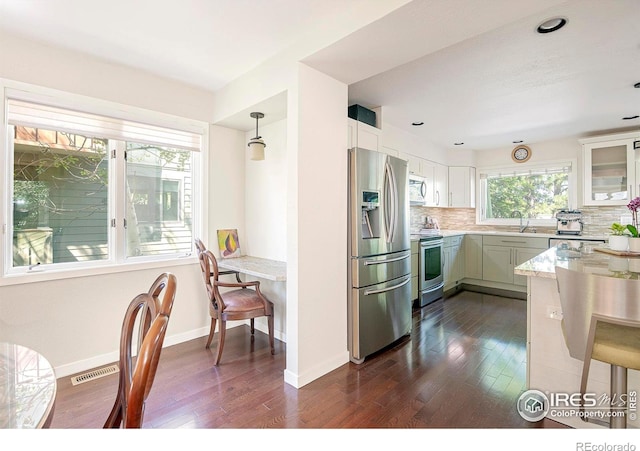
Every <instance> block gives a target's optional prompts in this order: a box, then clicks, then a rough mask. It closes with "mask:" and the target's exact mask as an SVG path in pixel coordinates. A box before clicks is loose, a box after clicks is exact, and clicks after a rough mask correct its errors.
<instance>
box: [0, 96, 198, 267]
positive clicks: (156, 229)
mask: <svg viewBox="0 0 640 451" xmlns="http://www.w3.org/2000/svg"><path fill="white" fill-rule="evenodd" d="M6 112H7V113H6V122H7V124H6V126H7V129H6V130H7V145H6V146H5V148H6V150H7V152H6V159H5V161H7V162H8V165H7V174H6V175H5V180H6V181H7V183H6V185H7V187H8V188H9V189H5V190H3V192H4V193H6V194H5V199H4V202H5V204H6V205H8V206H9V207H8V208H6V216H7V217H6V220H5V221H4V224H5V227H4V230H5V246H4V248H5V249H7V250H9V249H10V251H9V252H5V256H6V258H5V262H4V268H5V271H4V272H5V274H15V273H26V272H30V271H42V270H44V269H47V268H52V269H65V268H67V269H74V268H83V267H90V266H100V265H106V264H114V263H128V262H136V261H156V260H166V259H169V258H178V257H183V256H186V255H190V254H191V252H192V246H193V239H194V236H196V234H197V233H198V231H199V228H198V226H197V224H199V220H200V211H199V204H200V203H199V198H198V192H199V191H200V190H198V188H197V186H198V183H200V177H199V175H198V168H199V157H200V150H201V146H202V142H203V133H204V128H203V129H202V130H201V131H200V132H198V131H194V130H180V129H173V128H168V127H165V126H159V125H155V124H152V123H144V122H138V121H133V120H131V119H125V118H122V117H115V116H109V115H105V114H103V113H101V114H95V113H94V112H91V111H88V110H85V111H80V110H73V109H69V108H64V107H60V106H56V105H51V104H45V103H37V102H34V101H32V100H24V99H20V98H12V97H11V96H10V95H8V96H7V99H6ZM192 128H193V127H192Z"/></svg>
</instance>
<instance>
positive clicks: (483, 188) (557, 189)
mask: <svg viewBox="0 0 640 451" xmlns="http://www.w3.org/2000/svg"><path fill="white" fill-rule="evenodd" d="M572 166H573V164H572V162H554V163H550V164H548V165H545V166H544V167H527V168H526V169H523V168H520V167H507V168H499V169H481V170H479V171H478V172H479V180H480V211H479V222H481V223H485V224H503V225H516V224H519V223H521V220H520V218H522V219H524V220H526V221H527V222H528V223H529V224H530V225H535V224H537V225H555V221H556V220H555V214H556V212H557V211H558V210H560V209H567V208H570V206H571V205H575V196H576V193H575V191H576V189H575V181H574V175H573V172H572Z"/></svg>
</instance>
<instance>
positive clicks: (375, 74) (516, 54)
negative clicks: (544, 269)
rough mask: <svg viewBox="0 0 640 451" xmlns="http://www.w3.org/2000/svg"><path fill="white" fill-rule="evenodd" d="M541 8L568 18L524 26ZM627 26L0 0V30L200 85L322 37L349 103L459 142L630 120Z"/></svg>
mask: <svg viewBox="0 0 640 451" xmlns="http://www.w3.org/2000/svg"><path fill="white" fill-rule="evenodd" d="M380 2H385V3H380ZM403 3H406V4H405V5H404V6H400V7H399V8H398V9H396V10H395V11H393V12H391V13H390V14H388V15H386V16H384V17H382V18H381V19H379V20H377V21H375V22H373V23H371V24H370V25H368V26H366V27H364V28H361V29H360V30H355V29H354V30H353V32H352V33H351V34H350V35H348V36H346V37H344V38H343V39H339V38H340V37H342V36H343V35H344V33H343V29H341V28H340V24H343V23H344V22H345V21H349V20H351V19H353V18H359V17H361V16H363V15H364V14H365V12H367V11H368V10H371V9H372V8H377V9H378V10H379V9H380V8H381V5H384V6H386V7H390V6H389V5H392V6H391V7H393V6H397V5H402V4H403ZM555 15H562V16H564V17H567V18H568V20H569V22H568V25H567V26H566V27H565V28H563V29H562V30H560V31H558V32H556V33H552V34H549V35H538V34H536V33H535V32H534V28H535V26H536V25H538V24H539V23H540V22H541V21H542V20H544V19H545V18H547V17H551V16H555ZM356 22H357V21H356V20H354V23H356ZM639 23H640V0H574V1H564V0H413V1H410V2H407V0H180V1H177V0H175V1H169V0H164V1H154V0H137V1H135V2H133V1H130V0H110V1H108V2H106V1H102V2H98V1H87V0H0V31H4V32H8V33H13V34H17V35H20V36H22V37H24V38H26V39H31V40H36V41H41V42H45V43H47V44H48V45H52V46H60V47H64V48H68V49H72V50H76V51H79V52H83V53H88V54H92V55H95V56H98V57H101V58H104V59H105V60H108V61H111V62H114V63H119V64H124V65H127V66H131V67H135V68H138V69H141V70H145V71H148V72H152V73H156V74H158V75H160V76H164V77H167V78H173V79H177V80H180V81H182V82H184V83H188V84H191V85H194V86H198V87H201V88H204V89H207V90H216V89H219V88H220V87H222V86H224V85H226V84H227V83H229V82H230V81H232V80H234V79H235V78H237V77H238V76H240V75H242V74H243V73H245V72H247V71H249V70H251V69H252V68H254V67H256V66H258V65H259V64H260V63H262V62H263V61H265V60H267V59H268V58H269V57H271V56H274V55H277V54H278V53H280V52H283V51H286V50H287V49H288V48H291V47H292V46H293V45H295V44H296V43H297V42H298V41H299V40H301V39H317V38H318V36H322V38H323V39H324V41H323V42H327V43H330V42H333V44H331V45H328V46H326V47H325V48H324V49H323V50H321V51H319V52H317V53H314V54H312V55H309V56H308V57H307V58H306V59H304V61H305V62H306V63H307V64H309V65H311V66H313V67H316V68H317V69H319V70H321V71H323V72H326V73H328V74H329V75H332V76H334V77H335V78H337V79H339V80H341V81H344V82H345V83H349V84H350V88H349V97H350V102H351V103H360V104H362V105H365V106H380V105H381V106H383V115H384V121H385V123H390V124H393V125H395V126H397V127H400V128H403V129H406V130H408V131H411V132H412V133H416V134H419V135H421V136H424V137H425V139H428V140H430V141H433V142H435V143H437V144H439V145H441V146H444V147H447V148H454V146H453V145H452V144H453V143H454V142H458V141H463V142H465V144H464V146H461V147H463V148H468V149H485V148H495V147H501V146H506V145H511V142H512V141H513V140H524V141H525V142H526V143H532V142H536V141H543V140H547V139H556V138H563V137H569V136H581V135H585V134H589V133H593V132H596V131H602V130H613V129H623V128H629V127H635V128H640V120H637V119H636V120H634V121H621V118H622V117H623V116H630V115H635V114H640V89H634V88H633V84H634V83H636V82H639V81H640V32H639V31H638V30H639V28H640V26H639V25H638V24H639ZM354 28H356V27H354ZM332 38H333V39H332ZM276 103H277V102H276ZM243 113H247V114H246V115H244V114H243V116H247V117H248V112H243ZM251 121H252V120H251V119H250V118H249V121H248V123H249V124H250V125H248V126H246V128H245V129H251V127H253V126H254V125H255V124H254V123H253V122H251ZM413 121H423V122H425V125H424V126H422V127H420V128H417V127H412V126H411V125H410V124H411V122H413Z"/></svg>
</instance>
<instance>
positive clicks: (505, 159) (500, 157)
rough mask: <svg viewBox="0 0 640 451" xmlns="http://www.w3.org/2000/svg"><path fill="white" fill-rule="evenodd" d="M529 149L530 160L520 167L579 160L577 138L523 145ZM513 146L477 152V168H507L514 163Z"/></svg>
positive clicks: (579, 149)
mask: <svg viewBox="0 0 640 451" xmlns="http://www.w3.org/2000/svg"><path fill="white" fill-rule="evenodd" d="M525 144H526V145H527V146H529V147H530V148H531V159H529V161H527V162H526V163H522V164H520V166H521V167H526V166H527V165H540V164H543V163H545V162H547V161H557V160H567V159H573V158H575V159H577V160H579V159H580V153H581V151H582V150H581V146H580V143H579V142H578V139H577V138H567V139H561V140H555V141H543V142H538V143H531V144H528V143H525ZM514 147H515V144H513V145H510V146H505V147H500V148H497V149H489V150H478V151H476V152H475V154H476V160H477V161H478V167H492V166H496V167H497V166H509V165H512V164H516V163H514V161H513V160H512V159H511V151H512V150H513V148H514Z"/></svg>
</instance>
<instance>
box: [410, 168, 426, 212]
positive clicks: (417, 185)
mask: <svg viewBox="0 0 640 451" xmlns="http://www.w3.org/2000/svg"><path fill="white" fill-rule="evenodd" d="M426 200H427V183H426V180H425V178H424V177H420V176H419V175H414V174H409V204H410V205H425V203H426Z"/></svg>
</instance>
